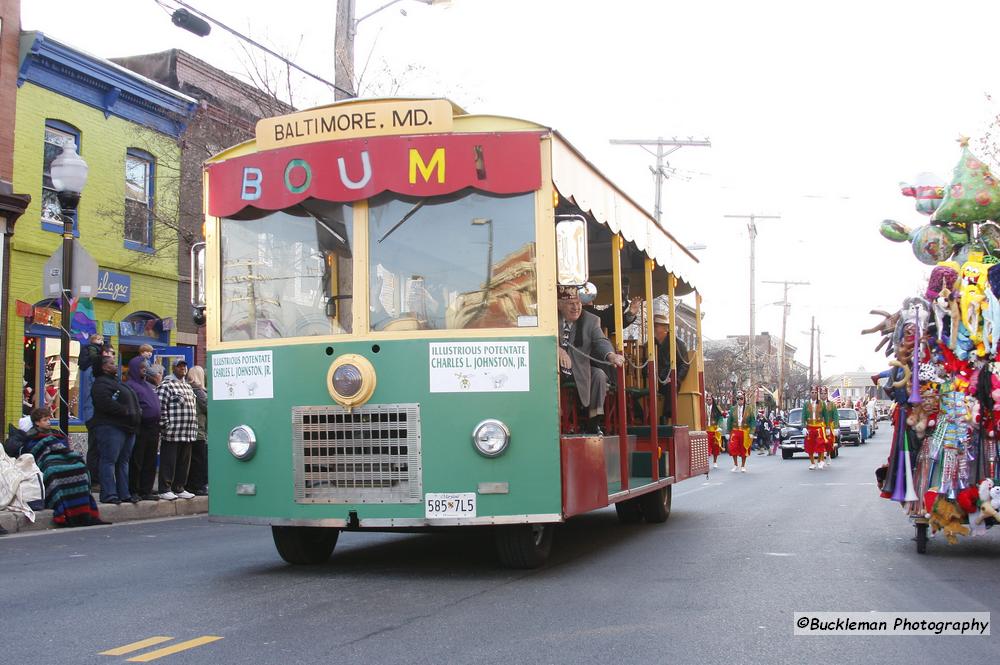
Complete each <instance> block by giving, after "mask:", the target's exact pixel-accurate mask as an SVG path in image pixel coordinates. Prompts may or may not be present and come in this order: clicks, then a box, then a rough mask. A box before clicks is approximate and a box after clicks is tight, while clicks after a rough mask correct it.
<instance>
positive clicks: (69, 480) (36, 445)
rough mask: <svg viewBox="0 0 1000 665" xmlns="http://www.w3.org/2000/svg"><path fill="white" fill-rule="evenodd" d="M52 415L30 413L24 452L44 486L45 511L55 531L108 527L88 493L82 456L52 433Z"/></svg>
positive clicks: (39, 411)
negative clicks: (62, 528) (36, 467)
mask: <svg viewBox="0 0 1000 665" xmlns="http://www.w3.org/2000/svg"><path fill="white" fill-rule="evenodd" d="M51 419H52V411H50V410H49V409H48V407H40V408H37V409H33V410H32V411H31V422H32V428H31V429H30V430H28V434H27V438H28V443H27V444H26V445H25V446H24V451H25V452H27V453H30V454H31V455H32V456H33V457H34V458H35V464H37V465H38V468H39V469H40V470H41V472H42V480H43V483H44V485H45V507H46V508H50V509H51V510H52V522H53V523H54V524H55V525H56V526H57V527H73V526H92V525H95V524H110V522H105V521H104V520H102V519H101V513H100V512H99V511H98V509H97V504H96V503H95V502H94V497H93V496H92V495H91V493H90V476H89V475H88V474H87V463H86V462H85V461H84V458H83V455H81V454H80V453H78V452H76V451H75V450H73V449H71V448H70V447H69V445H67V443H66V435H65V434H63V433H62V432H60V431H58V430H54V429H52V422H51Z"/></svg>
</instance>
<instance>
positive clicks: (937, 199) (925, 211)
mask: <svg viewBox="0 0 1000 665" xmlns="http://www.w3.org/2000/svg"><path fill="white" fill-rule="evenodd" d="M944 186H945V185H944V178H939V177H938V176H936V175H934V174H933V173H926V172H924V173H918V174H917V176H916V177H915V178H913V181H912V183H909V182H901V183H899V191H900V193H902V195H903V196H912V197H913V198H914V199H915V201H914V203H915V205H916V207H917V212H919V213H920V214H922V215H931V214H933V213H934V211H935V210H937V209H938V206H940V205H941V200H942V199H943V198H944Z"/></svg>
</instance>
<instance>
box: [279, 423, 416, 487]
mask: <svg viewBox="0 0 1000 665" xmlns="http://www.w3.org/2000/svg"><path fill="white" fill-rule="evenodd" d="M292 446H293V451H292V457H293V462H294V464H295V500H296V501H297V502H299V503H419V502H420V500H421V497H422V487H421V458H420V407H419V405H417V404H366V405H364V406H361V407H356V408H354V409H352V410H351V411H350V412H348V411H347V409H344V408H343V407H340V406H297V407H294V408H293V409H292Z"/></svg>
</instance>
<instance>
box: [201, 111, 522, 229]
mask: <svg viewBox="0 0 1000 665" xmlns="http://www.w3.org/2000/svg"><path fill="white" fill-rule="evenodd" d="M390 122H391V121H390ZM540 136H541V134H539V133H535V132H522V133H511V134H504V135H494V134H474V133H462V134H430V135H426V136H425V135H412V136H402V137H399V136H376V137H372V138H366V139H347V140H343V141H327V142H325V143H313V144H310V145H296V146H291V147H288V148H281V149H278V150H265V151H260V152H257V153H251V154H247V155H241V156H239V157H234V158H232V159H228V160H225V161H223V162H219V163H214V164H209V165H208V167H207V171H208V177H209V200H208V210H209V214H211V215H213V216H221V217H227V216H230V215H232V214H235V213H236V212H238V211H240V210H242V209H243V208H245V207H246V206H254V207H255V208H257V209H260V210H280V209H283V208H286V207H288V206H290V205H294V204H296V203H298V202H299V201H301V200H303V199H305V198H309V197H314V198H318V199H322V200H325V201H343V202H348V201H360V200H362V199H366V198H369V197H372V196H375V195H377V194H379V193H381V192H385V191H390V192H394V193H397V194H403V195H407V196H421V197H425V196H437V195H441V194H450V193H452V192H455V191H458V190H460V189H463V188H466V187H474V188H476V189H479V190H481V191H485V192H494V193H497V194H513V193H522V192H529V191H534V190H535V189H537V188H538V187H539V186H540V185H541V163H540V160H539V159H537V157H538V152H539V150H538V147H539V138H540ZM526 155H534V156H535V157H536V159H534V160H532V159H529V158H528V157H526ZM514 156H516V157H517V159H514V158H513V157H514ZM515 163H516V167H513V166H507V167H502V166H500V165H503V164H515ZM487 165H489V169H487Z"/></svg>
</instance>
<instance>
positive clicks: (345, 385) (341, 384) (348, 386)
mask: <svg viewBox="0 0 1000 665" xmlns="http://www.w3.org/2000/svg"><path fill="white" fill-rule="evenodd" d="M363 381H364V379H363V377H362V376H361V370H360V369H358V368H357V367H355V366H354V365H341V366H340V367H338V368H337V369H335V370H334V371H333V389H334V390H336V391H337V393H339V394H340V395H343V396H344V397H354V396H355V395H357V394H358V391H360V390H361V384H362V383H363Z"/></svg>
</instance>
